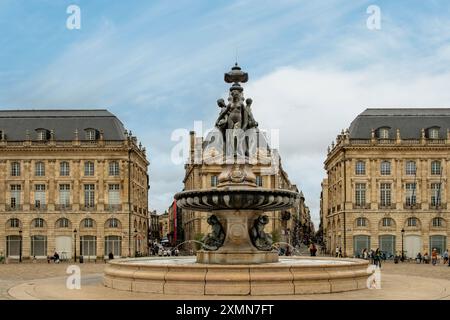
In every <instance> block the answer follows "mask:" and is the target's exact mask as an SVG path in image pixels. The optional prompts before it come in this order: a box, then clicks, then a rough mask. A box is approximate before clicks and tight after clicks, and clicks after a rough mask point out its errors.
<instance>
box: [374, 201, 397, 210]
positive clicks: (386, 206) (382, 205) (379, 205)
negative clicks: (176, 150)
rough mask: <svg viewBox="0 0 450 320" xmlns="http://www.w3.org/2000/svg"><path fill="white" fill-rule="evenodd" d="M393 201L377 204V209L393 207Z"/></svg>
mask: <svg viewBox="0 0 450 320" xmlns="http://www.w3.org/2000/svg"><path fill="white" fill-rule="evenodd" d="M395 208H396V207H395V203H391V204H378V209H385V210H386V209H395Z"/></svg>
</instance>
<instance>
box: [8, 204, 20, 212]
mask: <svg viewBox="0 0 450 320" xmlns="http://www.w3.org/2000/svg"><path fill="white" fill-rule="evenodd" d="M20 210H22V205H21V204H16V205H15V206H11V205H6V211H20Z"/></svg>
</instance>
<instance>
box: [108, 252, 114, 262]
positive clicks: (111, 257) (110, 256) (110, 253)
mask: <svg viewBox="0 0 450 320" xmlns="http://www.w3.org/2000/svg"><path fill="white" fill-rule="evenodd" d="M108 258H109V260H112V259H114V254H113V253H112V252H109V254H108Z"/></svg>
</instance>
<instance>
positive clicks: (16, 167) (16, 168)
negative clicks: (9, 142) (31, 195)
mask: <svg viewBox="0 0 450 320" xmlns="http://www.w3.org/2000/svg"><path fill="white" fill-rule="evenodd" d="M11 175H12V176H13V177H19V176H20V163H19V162H12V163H11Z"/></svg>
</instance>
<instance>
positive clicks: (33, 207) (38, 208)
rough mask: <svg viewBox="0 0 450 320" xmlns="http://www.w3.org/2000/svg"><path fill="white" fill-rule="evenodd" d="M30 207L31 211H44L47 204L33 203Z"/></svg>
mask: <svg viewBox="0 0 450 320" xmlns="http://www.w3.org/2000/svg"><path fill="white" fill-rule="evenodd" d="M30 209H31V210H33V211H46V210H47V205H46V204H40V205H34V206H31V207H30Z"/></svg>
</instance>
